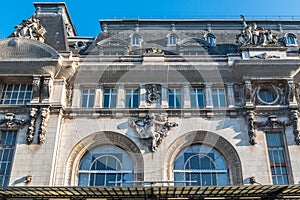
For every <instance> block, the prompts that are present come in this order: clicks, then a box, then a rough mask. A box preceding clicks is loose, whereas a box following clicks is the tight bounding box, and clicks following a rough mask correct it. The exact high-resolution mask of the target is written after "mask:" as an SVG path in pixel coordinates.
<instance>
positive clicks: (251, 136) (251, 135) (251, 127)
mask: <svg viewBox="0 0 300 200" xmlns="http://www.w3.org/2000/svg"><path fill="white" fill-rule="evenodd" d="M248 135H249V143H250V144H251V145H255V144H256V141H255V137H256V134H255V128H254V112H253V111H249V112H248Z"/></svg>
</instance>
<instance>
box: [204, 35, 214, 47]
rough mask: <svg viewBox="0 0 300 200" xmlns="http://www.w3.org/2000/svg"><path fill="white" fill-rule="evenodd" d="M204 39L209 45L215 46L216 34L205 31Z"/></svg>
mask: <svg viewBox="0 0 300 200" xmlns="http://www.w3.org/2000/svg"><path fill="white" fill-rule="evenodd" d="M205 40H206V41H207V42H208V43H209V44H210V46H216V36H215V35H214V34H212V33H207V34H206V35H205Z"/></svg>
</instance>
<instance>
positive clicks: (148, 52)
mask: <svg viewBox="0 0 300 200" xmlns="http://www.w3.org/2000/svg"><path fill="white" fill-rule="evenodd" d="M144 54H145V55H163V50H161V49H158V48H157V47H151V48H150V49H147V50H146V51H145V53H144Z"/></svg>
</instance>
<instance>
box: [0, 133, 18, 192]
mask: <svg viewBox="0 0 300 200" xmlns="http://www.w3.org/2000/svg"><path fill="white" fill-rule="evenodd" d="M0 135H1V143H0V145H1V146H0V187H5V186H8V183H9V177H10V171H11V166H12V162H13V156H14V151H15V145H16V138H17V132H14V131H4V132H2V133H1V134H0Z"/></svg>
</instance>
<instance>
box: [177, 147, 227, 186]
mask: <svg viewBox="0 0 300 200" xmlns="http://www.w3.org/2000/svg"><path fill="white" fill-rule="evenodd" d="M174 181H175V185H177V186H191V185H195V186H196V185H197V186H210V185H228V182H229V181H228V169H227V164H226V162H225V159H224V157H223V156H222V155H221V154H220V153H219V152H217V151H216V150H215V149H213V148H212V147H209V146H206V145H192V146H189V147H187V148H185V149H184V150H183V151H181V153H179V155H178V156H177V157H176V160H175V163H174Z"/></svg>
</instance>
